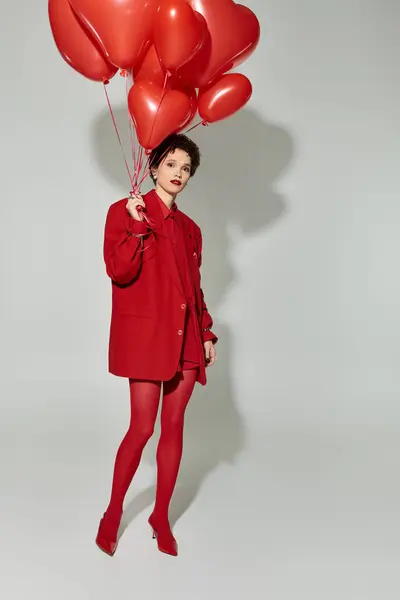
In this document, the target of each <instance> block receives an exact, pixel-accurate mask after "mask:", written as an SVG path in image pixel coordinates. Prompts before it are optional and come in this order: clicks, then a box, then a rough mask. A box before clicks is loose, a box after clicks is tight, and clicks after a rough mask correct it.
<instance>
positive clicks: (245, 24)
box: [179, 0, 260, 87]
mask: <svg viewBox="0 0 400 600" xmlns="http://www.w3.org/2000/svg"><path fill="white" fill-rule="evenodd" d="M187 2H188V3H189V4H190V5H191V7H192V8H193V10H195V11H197V12H199V13H200V14H202V15H203V17H204V18H205V20H206V22H207V27H208V32H209V37H208V40H206V41H205V42H204V44H203V46H202V47H201V48H200V50H199V52H197V54H195V56H194V57H193V59H192V60H191V61H190V62H188V63H187V64H186V65H184V66H183V67H182V68H181V69H180V70H179V74H180V75H181V77H182V79H184V81H186V82H187V83H190V84H191V85H194V86H195V87H205V86H206V85H208V84H209V83H210V82H212V81H213V80H214V79H216V78H217V77H219V76H220V75H222V74H223V73H225V72H226V71H229V70H230V69H232V68H233V67H236V66H238V65H239V64H241V63H242V62H243V61H244V60H246V58H248V57H249V56H250V54H252V52H254V50H255V48H256V46H257V44H258V41H259V39H260V24H259V22H258V19H257V17H256V15H255V14H254V13H253V12H252V11H251V10H250V9H249V8H247V7H246V6H243V5H242V4H235V2H233V1H232V0H187Z"/></svg>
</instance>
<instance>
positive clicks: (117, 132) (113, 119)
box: [104, 85, 134, 188]
mask: <svg viewBox="0 0 400 600" xmlns="http://www.w3.org/2000/svg"><path fill="white" fill-rule="evenodd" d="M104 92H105V94H106V98H107V103H108V108H109V109H110V114H111V118H112V121H113V124H114V129H115V133H116V134H117V138H118V141H119V145H120V147H121V151H122V156H123V157H124V161H125V166H126V170H127V171H128V176H129V180H130V182H131V186H132V188H133V185H134V180H133V176H132V174H131V170H130V168H129V165H128V161H127V158H126V154H125V151H124V147H123V145H122V140H121V136H120V134H119V131H118V127H117V123H116V121H115V116H114V112H113V109H112V106H111V102H110V98H109V95H108V92H107V88H106V86H105V85H104Z"/></svg>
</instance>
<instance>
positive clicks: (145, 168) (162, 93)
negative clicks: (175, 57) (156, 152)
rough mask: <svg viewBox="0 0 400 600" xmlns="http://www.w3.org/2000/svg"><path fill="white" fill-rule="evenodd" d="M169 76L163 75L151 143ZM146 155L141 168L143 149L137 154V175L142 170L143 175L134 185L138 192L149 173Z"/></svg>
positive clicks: (168, 74)
mask: <svg viewBox="0 0 400 600" xmlns="http://www.w3.org/2000/svg"><path fill="white" fill-rule="evenodd" d="M170 76H171V73H170V72H169V71H167V72H166V73H165V78H164V85H163V89H162V92H161V101H160V103H159V105H158V107H157V111H156V114H155V117H154V121H153V125H152V128H151V131H150V137H149V141H151V138H152V135H153V131H154V127H155V125H156V121H157V117H158V113H159V111H160V108H161V104H162V102H163V100H164V94H165V90H166V87H167V82H168V78H169V77H170ZM146 154H147V159H146V162H145V164H144V166H143V162H144V156H143V148H140V152H139V168H138V171H137V172H138V174H139V173H140V172H141V171H142V169H143V173H142V177H141V179H140V181H137V180H136V184H137V189H138V190H140V187H141V185H142V183H143V181H144V180H145V179H146V177H147V176H148V175H149V173H150V168H149V161H150V153H147V152H146ZM161 158H162V157H161ZM160 162H161V160H160Z"/></svg>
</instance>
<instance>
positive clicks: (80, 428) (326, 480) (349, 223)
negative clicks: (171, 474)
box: [0, 0, 400, 600]
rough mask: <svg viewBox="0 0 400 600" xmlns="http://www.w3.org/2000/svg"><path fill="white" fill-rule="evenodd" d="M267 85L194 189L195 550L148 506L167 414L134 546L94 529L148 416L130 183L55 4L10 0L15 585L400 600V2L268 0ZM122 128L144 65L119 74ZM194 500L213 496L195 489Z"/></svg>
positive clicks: (222, 129) (5, 341) (179, 522)
mask: <svg viewBox="0 0 400 600" xmlns="http://www.w3.org/2000/svg"><path fill="white" fill-rule="evenodd" d="M247 4H248V6H250V7H251V8H252V9H253V10H254V11H255V12H256V14H257V16H258V17H259V19H260V21H261V25H262V30H263V35H262V39H261V42H260V45H259V48H258V50H257V52H256V53H255V54H254V55H253V57H252V58H251V59H250V60H249V61H248V62H246V63H245V64H244V65H243V66H242V67H240V68H239V70H240V71H241V72H243V73H245V74H247V75H248V76H249V77H250V78H251V80H252V83H253V86H254V93H253V97H252V100H251V102H250V104H249V105H248V106H247V107H246V109H244V110H243V111H241V112H240V113H238V114H237V115H236V116H234V117H232V118H231V119H229V120H226V121H224V122H221V123H219V124H215V125H214V126H211V127H208V128H198V129H196V130H195V132H194V134H193V137H194V138H195V139H196V140H197V141H198V142H199V144H200V146H201V150H202V154H203V164H202V167H201V169H200V171H199V172H198V174H197V175H196V177H195V178H194V179H193V180H192V181H191V182H190V187H189V188H188V190H187V192H186V193H185V195H184V196H182V198H181V200H180V206H181V208H182V209H183V210H186V211H187V212H188V213H189V214H190V215H191V216H192V217H193V218H194V219H195V220H196V221H197V222H198V223H199V225H200V226H201V227H202V230H203V235H204V246H205V247H204V266H203V282H204V289H205V292H206V298H207V301H208V304H209V306H210V309H211V311H212V313H213V315H214V317H215V321H216V329H217V330H218V333H219V335H220V338H221V341H220V343H219V346H218V362H217V365H216V367H215V368H213V370H212V371H210V375H209V385H208V386H207V388H206V389H202V388H198V389H197V391H196V393H195V395H194V397H193V400H192V401H191V404H190V407H189V410H188V418H187V427H186V438H185V457H184V462H183V465H182V472H181V476H180V479H179V486H178V489H177V492H176V495H175V497H174V502H173V508H172V513H173V520H174V522H175V532H176V536H177V538H178V541H179V544H180V556H179V558H178V559H177V560H175V561H173V560H172V559H169V557H166V556H164V555H161V554H159V553H158V552H157V551H156V548H155V546H154V543H153V541H152V540H151V535H150V531H149V530H148V526H147V523H146V519H147V516H148V514H149V512H150V510H151V503H152V501H153V496H154V487H153V486H154V476H155V471H154V468H155V459H154V450H155V444H156V441H157V438H155V439H154V440H153V441H152V442H151V443H150V445H149V447H148V448H147V450H146V454H145V460H144V461H143V464H142V466H141V469H140V471H139V473H138V476H137V478H136V480H135V485H133V486H132V488H131V490H130V492H129V498H128V500H127V511H126V516H125V525H126V526H127V529H126V531H125V533H124V536H123V537H122V539H121V542H120V547H119V548H118V552H117V554H116V555H115V557H114V558H113V559H112V560H111V559H109V558H108V557H106V556H105V555H103V554H101V553H100V552H99V551H98V550H97V549H96V547H95V546H94V543H93V540H94V536H95V533H96V529H97V524H98V520H99V518H100V516H101V513H102V511H103V510H104V508H105V504H106V502H107V500H108V494H109V486H110V479H111V469H112V464H113V460H114V454H115V451H116V448H117V445H118V443H119V441H120V439H121V437H122V435H123V433H124V430H125V428H126V426H127V422H128V417H129V406H128V394H127V391H128V390H127V384H126V382H125V381H123V380H119V379H116V378H113V377H111V376H110V375H108V374H107V342H108V325H109V312H110V286H109V281H108V280H107V278H106V276H105V272H104V266H103V261H102V237H103V226H104V219H105V214H106V211H107V208H108V206H109V204H111V203H112V202H114V201H115V200H118V199H119V198H121V197H123V196H124V195H125V194H126V193H127V191H128V187H129V186H128V180H127V176H126V173H125V171H124V165H123V162H122V159H121V156H120V154H119V147H118V144H117V141H116V138H115V134H114V130H113V127H112V123H111V120H110V118H109V115H108V112H107V106H106V102H105V99H104V94H103V91H102V87H101V85H96V84H93V83H90V82H89V81H87V80H85V79H84V78H82V77H80V76H78V75H77V74H76V73H75V72H74V71H73V70H72V69H70V68H69V67H68V66H67V65H66V64H65V63H64V62H63V61H62V59H61V58H60V57H59V55H58V53H57V50H56V48H55V46H54V43H53V40H52V37H51V33H50V30H49V26H48V20H47V3H46V2H44V1H43V0H42V2H40V3H32V2H28V1H26V0H20V2H18V3H11V2H10V1H7V0H3V1H2V2H1V18H0V23H1V36H0V39H1V49H2V53H1V78H2V86H1V88H2V94H1V96H0V102H1V111H0V119H1V137H0V144H1V164H2V170H1V171H2V200H1V203H0V244H1V252H0V268H1V294H0V303H1V311H0V319H1V320H0V328H1V329H0V330H1V342H2V343H1V345H0V352H1V362H0V364H1V378H0V395H1V396H0V397H1V406H0V411H1V412H0V444H1V459H0V485H1V495H0V524H1V529H0V530H1V532H2V539H3V543H2V547H1V549H0V560H1V564H2V577H1V582H0V590H1V593H2V596H3V595H4V597H7V598H8V599H10V600H14V599H18V600H19V599H25V598H28V597H29V598H31V597H36V596H37V597H40V598H46V599H47V598H49V599H50V598H54V597H57V598H60V599H63V598H70V597H74V598H76V599H79V600H80V599H81V598H82V599H92V598H94V597H96V598H97V599H99V600H100V598H109V597H110V596H111V595H112V596H113V597H115V596H118V597H119V596H122V595H126V594H133V595H138V594H140V597H141V598H143V599H147V598H161V597H163V598H174V599H178V598H188V597H190V598H193V600H203V599H204V598H209V599H214V598H215V599H216V598H225V597H226V598H238V599H239V598H243V596H244V595H246V596H247V597H249V596H252V597H255V598H258V597H260V598H270V597H271V598H274V600H289V599H290V600H293V599H294V598H296V600H300V599H303V598H304V599H307V600H314V599H315V600H320V599H321V598H323V599H324V600H338V599H339V598H340V600H359V599H361V598H362V599H363V600H369V599H378V598H379V599H381V598H385V600H391V599H392V598H393V599H395V598H396V599H397V598H398V596H399V592H400V585H399V582H398V575H397V573H398V561H399V554H400V544H399V541H398V540H399V533H400V531H399V510H398V506H399V500H400V486H399V482H398V473H399V466H400V465H399V462H400V461H399V436H398V434H399V416H400V409H399V393H400V375H399V369H398V361H399V350H398V346H399V319H398V307H399V300H400V286H399V278H398V262H399V261H398V256H399V250H400V248H399V235H398V223H399V216H400V214H399V213H400V208H399V206H400V203H399V198H400V184H399V177H398V171H399V169H398V164H399V158H400V135H399V134H400V120H399V100H400V98H399V95H400V94H399V92H400V80H399V71H398V57H399V53H400V41H399V36H398V23H399V18H400V8H399V5H398V3H396V2H394V1H391V0H381V1H380V2H377V1H376V0H363V1H361V0H347V1H344V0H341V1H339V2H328V1H327V0H322V1H321V0H318V1H317V0H305V1H304V2H302V3H298V2H296V1H295V0H279V1H278V0H269V1H268V2H262V1H261V0H258V1H256V0H253V1H252V2H248V3H247ZM109 91H110V94H111V98H112V102H113V106H114V108H115V112H116V115H117V119H118V122H119V123H120V124H121V126H122V127H124V125H125V123H126V114H125V112H124V81H123V80H121V79H120V78H119V76H117V77H116V78H115V79H114V80H113V81H112V83H111V85H110V86H109ZM188 509H189V510H188Z"/></svg>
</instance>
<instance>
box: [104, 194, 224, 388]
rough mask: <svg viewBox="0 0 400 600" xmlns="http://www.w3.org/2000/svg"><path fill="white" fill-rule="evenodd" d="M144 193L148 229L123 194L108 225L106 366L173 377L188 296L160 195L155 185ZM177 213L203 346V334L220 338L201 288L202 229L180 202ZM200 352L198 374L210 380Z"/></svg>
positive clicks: (133, 374)
mask: <svg viewBox="0 0 400 600" xmlns="http://www.w3.org/2000/svg"><path fill="white" fill-rule="evenodd" d="M143 199H144V201H145V204H146V214H147V216H148V217H149V220H150V223H151V227H150V228H149V226H148V225H147V224H145V223H144V222H141V221H137V220H135V219H133V218H132V217H131V216H130V215H129V213H128V211H127V210H126V203H127V199H126V198H125V199H123V200H120V201H119V202H116V203H115V204H112V205H111V206H110V208H109V210H108V214H107V219H106V224H105V231H104V261H105V264H106V271H107V274H108V276H109V277H110V278H111V281H112V314H111V326H110V343H109V372H110V373H112V374H113V375H118V376H120V377H129V378H133V379H146V380H151V381H168V380H169V379H171V378H172V377H173V376H174V375H175V373H176V372H177V370H178V366H179V361H180V356H181V350H182V342H183V333H184V331H183V330H184V323H185V315H186V310H187V307H186V299H185V297H184V293H183V289H182V284H181V281H180V277H179V272H178V268H177V265H176V260H175V256H174V250H173V248H172V244H171V242H170V240H169V238H168V236H167V235H166V231H165V225H164V217H163V215H162V210H161V207H160V203H159V198H158V196H157V194H156V192H155V190H152V191H151V192H149V193H147V194H145V196H144V197H143ZM176 219H179V225H180V226H181V227H182V229H183V232H184V240H185V247H186V253H187V257H188V262H189V270H190V274H191V280H192V283H193V292H194V297H195V304H196V306H195V312H196V316H197V319H196V325H197V327H196V335H197V336H198V339H199V344H201V346H203V342H204V341H206V340H213V341H214V343H215V342H216V341H217V338H216V336H215V335H214V334H213V333H212V332H211V327H212V325H213V321H212V318H211V316H210V314H209V312H208V310H207V306H206V304H205V301H204V295H203V292H202V289H201V287H200V266H201V252H202V236H201V230H200V228H199V227H198V225H196V223H194V221H192V220H191V219H190V218H189V217H188V216H187V215H185V214H184V213H183V212H181V211H180V210H179V209H178V210H177V211H176ZM143 234H144V235H143ZM138 236H140V237H138ZM142 236H143V237H142ZM204 330H207V331H204ZM201 358H202V360H201V364H200V369H199V373H198V378H197V381H198V382H199V383H201V384H202V385H205V383H206V369H205V360H204V356H203V352H201Z"/></svg>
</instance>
